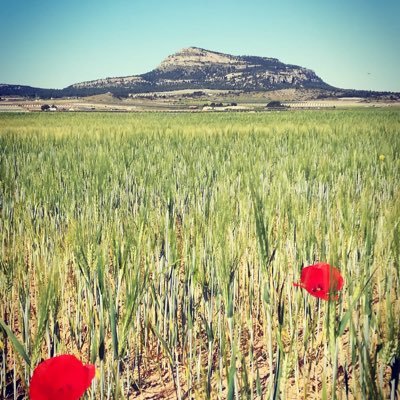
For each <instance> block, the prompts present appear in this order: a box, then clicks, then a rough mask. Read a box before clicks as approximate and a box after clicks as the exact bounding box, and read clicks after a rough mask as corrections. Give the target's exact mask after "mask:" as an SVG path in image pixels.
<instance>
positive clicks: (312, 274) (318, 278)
mask: <svg viewBox="0 0 400 400" xmlns="http://www.w3.org/2000/svg"><path fill="white" fill-rule="evenodd" d="M343 284H344V280H343V277H342V275H341V274H340V271H339V270H338V269H337V268H335V267H332V266H331V265H329V264H326V263H318V264H314V265H310V266H308V267H305V268H303V269H302V270H301V277H300V283H293V285H294V286H300V287H301V288H303V289H306V290H307V292H308V293H310V294H311V295H312V296H315V297H318V298H320V299H323V300H337V299H338V297H339V296H338V295H337V292H338V291H339V290H341V289H342V288H343Z"/></svg>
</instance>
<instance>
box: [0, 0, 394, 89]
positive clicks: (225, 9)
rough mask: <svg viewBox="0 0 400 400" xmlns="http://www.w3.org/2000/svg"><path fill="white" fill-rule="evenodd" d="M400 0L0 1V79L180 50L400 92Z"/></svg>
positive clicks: (117, 72)
mask: <svg viewBox="0 0 400 400" xmlns="http://www.w3.org/2000/svg"><path fill="white" fill-rule="evenodd" d="M399 20H400V1H399V0H336V1H327V0H310V1H307V0H303V1H301V0H285V1H279V0H273V1H270V0H248V1H246V2H245V1H243V0H240V1H238V0H196V1H192V0H164V1H163V0H107V1H106V0H79V1H78V0H66V1H63V0H51V1H49V0H40V1H39V0H0V27H1V31H0V54H1V58H0V83H11V84H15V83H18V84H24V85H31V86H38V87H47V88H62V87H65V86H68V85H70V84H72V83H76V82H80V81H84V80H91V79H97V78H105V77H109V76H124V75H133V74H140V73H144V72H147V71H149V70H151V69H153V68H155V67H156V66H157V65H158V64H159V63H160V62H161V60H162V59H163V58H165V57H166V56H167V55H169V54H172V53H174V52H176V51H178V50H179V49H181V48H183V47H188V46H197V47H203V48H206V49H209V50H216V51H220V52H226V53H231V54H235V55H245V54H247V55H258V56H266V57H276V58H279V59H280V60H281V61H283V62H286V63H292V64H298V65H301V66H304V67H308V68H311V69H313V70H314V71H315V72H316V73H317V74H318V75H319V76H320V77H321V78H322V79H324V80H325V81H326V82H327V83H329V84H331V85H334V86H337V87H342V88H355V89H371V90H390V91H400V23H399Z"/></svg>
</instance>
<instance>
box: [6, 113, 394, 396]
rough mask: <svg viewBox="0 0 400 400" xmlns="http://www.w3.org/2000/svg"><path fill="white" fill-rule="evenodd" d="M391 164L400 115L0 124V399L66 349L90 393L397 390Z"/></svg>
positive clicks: (67, 118) (65, 117) (74, 118)
mask: <svg viewBox="0 0 400 400" xmlns="http://www.w3.org/2000/svg"><path fill="white" fill-rule="evenodd" d="M381 154H382V155H384V156H385V159H384V160H383V161H382V160H380V158H379V156H380V155H381ZM399 155H400V113H399V111H398V110H354V111H318V112H312V111H305V112H293V113H289V112H287V113H268V114H242V113H241V114H211V115H210V114H207V115H203V114H186V115H179V114H118V115H111V114H98V113H96V114H25V115H6V114H2V115H1V116H0V240H1V242H0V293H1V296H0V322H1V325H0V326H1V328H0V390H1V393H0V397H2V396H3V397H6V388H7V387H8V393H9V398H13V397H12V395H11V392H13V391H16V390H20V391H21V392H23V391H24V388H26V386H27V383H28V382H29V377H30V374H31V373H32V371H33V368H34V367H35V366H36V365H37V363H38V362H39V361H40V360H41V359H43V358H47V357H49V356H52V355H55V354H60V353H66V352H68V353H73V354H76V355H79V357H80V358H81V359H82V360H83V361H85V362H89V361H90V362H94V363H96V366H97V367H98V368H99V371H100V375H101V376H100V379H98V380H96V383H95V385H94V386H93V388H92V390H91V391H90V392H89V394H88V398H96V399H100V398H101V399H106V398H118V399H124V398H126V399H127V398H133V397H132V396H133V395H134V396H135V397H138V396H139V395H140V391H142V394H146V393H147V392H149V391H150V390H153V391H154V387H153V388H151V387H150V383H152V384H155V385H156V386H155V387H156V389H155V390H156V393H157V391H159V393H167V392H168V390H169V392H168V393H170V395H171V396H172V397H178V398H184V395H185V394H188V396H189V398H200V399H204V398H212V399H214V398H219V399H225V398H232V399H234V398H235V399H239V398H243V399H247V398H248V399H253V398H261V396H264V398H274V399H278V398H282V399H290V398H294V399H298V398H303V397H305V396H307V397H309V398H313V396H314V398H318V399H320V398H329V399H336V398H337V399H347V398H349V399H350V398H366V399H371V398H374V399H380V398H381V399H383V398H388V397H390V396H394V390H395V389H396V385H395V383H396V382H397V381H396V379H393V378H395V377H396V376H397V374H398V371H396V367H393V368H392V367H391V365H393V364H394V365H398V363H399V360H400V339H399V331H400V326H399V325H400V322H399V318H398V316H399V313H400V301H399V295H400V294H399V290H400V283H399V279H400V267H399V262H400V244H399V243H400V242H399V237H400V224H399V222H400V202H399V198H400V190H399V189H400V187H399V182H400V157H399ZM316 261H327V262H329V263H331V264H332V265H335V266H337V267H338V268H340V269H341V271H342V274H343V276H344V279H345V286H344V289H343V291H342V293H341V295H340V299H339V301H337V302H335V303H328V302H323V301H319V300H318V299H316V298H313V297H311V296H309V295H308V294H307V293H306V292H305V291H302V290H300V289H298V288H295V287H293V285H292V283H293V282H294V281H297V280H298V279H299V276H300V271H301V267H302V266H303V265H309V264H312V263H314V262H316ZM391 380H393V381H392V383H391ZM7 385H8V386H7ZM397 390H399V389H397ZM392 398H393V397H392Z"/></svg>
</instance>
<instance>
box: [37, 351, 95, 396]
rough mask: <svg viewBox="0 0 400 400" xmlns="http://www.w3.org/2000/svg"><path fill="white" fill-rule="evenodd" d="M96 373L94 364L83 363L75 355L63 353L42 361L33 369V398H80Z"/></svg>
mask: <svg viewBox="0 0 400 400" xmlns="http://www.w3.org/2000/svg"><path fill="white" fill-rule="evenodd" d="M94 375H95V367H94V365H92V364H87V365H83V364H82V362H81V361H79V360H78V359H77V358H76V357H75V356H72V355H67V354H66V355H61V356H57V357H53V358H49V359H48V360H45V361H43V362H42V363H40V364H39V365H38V366H37V367H36V368H35V370H34V371H33V375H32V379H31V383H30V388H29V398H30V399H31V400H78V399H80V398H81V397H82V395H83V394H84V393H85V391H86V389H87V388H88V387H89V386H90V384H91V382H92V379H93V378H94Z"/></svg>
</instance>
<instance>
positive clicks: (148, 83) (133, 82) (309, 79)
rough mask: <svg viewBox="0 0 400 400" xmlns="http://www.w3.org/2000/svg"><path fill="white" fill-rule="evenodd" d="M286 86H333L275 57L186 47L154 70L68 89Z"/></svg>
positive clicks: (132, 90) (260, 88) (136, 90)
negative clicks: (240, 54)
mask: <svg viewBox="0 0 400 400" xmlns="http://www.w3.org/2000/svg"><path fill="white" fill-rule="evenodd" d="M289 87H299V88H300V87H301V88H320V89H333V88H332V87H331V86H329V85H328V84H326V83H325V82H323V80H322V79H321V78H319V77H318V76H317V75H316V74H315V72H314V71H311V70H309V69H306V68H303V67H299V66H297V65H289V64H284V63H282V62H280V61H279V60H277V59H276V58H267V57H255V56H232V55H230V54H224V53H218V52H215V51H209V50H205V49H201V48H198V47H189V48H185V49H182V50H181V51H179V52H177V53H175V54H172V55H170V56H168V57H167V58H166V59H165V60H164V61H163V62H162V63H161V64H160V65H159V66H158V67H157V68H156V69H154V70H153V71H150V72H147V73H145V74H142V75H137V76H126V77H119V78H106V79H98V80H94V81H88V82H81V83H76V84H74V85H72V86H69V87H68V88H66V89H68V90H72V89H84V90H89V89H95V90H99V89H101V90H106V91H110V92H112V93H114V92H119V93H121V94H125V93H126V92H128V93H140V92H146V91H157V92H159V91H166V90H178V89H219V90H244V91H264V90H273V89H283V88H289Z"/></svg>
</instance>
